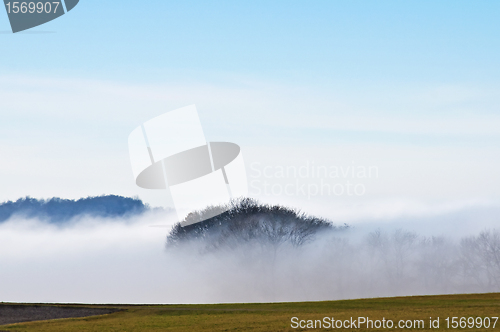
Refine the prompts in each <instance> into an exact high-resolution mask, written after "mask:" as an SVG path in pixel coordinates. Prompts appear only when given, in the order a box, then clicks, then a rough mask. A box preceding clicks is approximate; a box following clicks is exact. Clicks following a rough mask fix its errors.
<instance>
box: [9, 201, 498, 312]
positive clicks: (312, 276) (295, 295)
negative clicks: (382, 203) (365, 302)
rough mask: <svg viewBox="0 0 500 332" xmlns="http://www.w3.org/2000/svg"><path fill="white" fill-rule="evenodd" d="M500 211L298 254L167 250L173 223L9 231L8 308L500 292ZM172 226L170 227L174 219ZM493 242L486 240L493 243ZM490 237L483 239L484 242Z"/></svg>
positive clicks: (256, 248)
mask: <svg viewBox="0 0 500 332" xmlns="http://www.w3.org/2000/svg"><path fill="white" fill-rule="evenodd" d="M499 211H500V209H499V208H497V207H477V208H468V209H464V210H459V211H455V212H449V213H448V214H441V215H434V216H427V217H419V218H406V219H404V220H403V219H393V220H387V221H378V222H373V221H365V222H358V223H355V224H354V225H353V227H351V228H349V229H348V230H344V231H339V232H334V233H329V234H319V235H318V236H316V238H315V239H314V240H313V241H311V242H309V243H307V244H306V245H303V246H300V247H293V246H291V245H289V244H287V243H283V244H281V245H278V246H270V245H267V244H263V243H258V242H252V243H248V244H245V245H242V246H241V247H239V248H232V249H224V248H220V249H218V250H212V251H210V250H208V251H207V250H206V244H205V243H200V242H191V243H187V244H184V245H183V246H181V247H180V248H178V249H175V250H174V249H171V250H167V249H166V248H165V239H166V233H167V232H168V228H161V227H151V226H154V225H160V224H168V223H171V222H172V218H173V216H170V217H168V216H166V215H165V214H160V213H156V214H155V213H147V214H144V215H142V216H140V217H135V218H132V219H126V220H125V219H124V220H117V219H89V218H82V219H79V220H74V221H73V222H71V223H69V224H66V225H64V226H56V225H52V224H48V223H45V222H42V221H37V220H35V219H31V220H22V219H10V220H9V221H7V222H4V223H2V224H0V301H4V302H78V303H214V302H264V301H306V300H334V299H344V298H362V297H379V296H393V295H416V294H443V293H462V292H490V291H500V237H499V233H498V232H497V231H495V230H494V229H495V225H496V218H497V216H498V215H499V214H498V212H499ZM169 218H170V219H169ZM487 230H490V231H489V232H486V233H484V231H487ZM481 232H483V233H482V235H481Z"/></svg>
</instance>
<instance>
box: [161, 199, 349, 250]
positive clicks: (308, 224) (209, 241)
mask: <svg viewBox="0 0 500 332" xmlns="http://www.w3.org/2000/svg"><path fill="white" fill-rule="evenodd" d="M217 211H225V212H223V213H220V214H218V215H215V216H214V217H211V218H208V219H207V218H206V216H212V215H214V214H217V213H216V212H217ZM214 212H215V213H214ZM205 219H206V220H205ZM200 220H202V221H200ZM182 224H190V225H188V226H184V227H182ZM345 228H347V226H346V225H344V226H341V227H337V226H335V225H333V224H332V223H331V222H330V221H328V220H326V219H323V218H316V217H312V216H308V215H306V214H304V213H301V212H300V211H298V210H295V209H290V208H287V207H284V206H280V205H267V204H259V203H258V202H257V201H256V200H254V199H251V198H243V199H239V200H233V201H231V202H230V203H229V204H228V205H223V206H211V207H208V208H206V209H204V210H201V211H195V212H192V213H190V214H189V215H188V216H187V217H186V218H185V219H184V220H183V221H182V222H181V223H177V224H176V225H175V226H174V227H173V228H172V230H171V231H170V233H169V234H168V236H167V248H173V247H177V246H181V245H182V244H184V243H188V242H190V241H200V242H201V243H202V244H203V245H204V246H205V248H206V249H207V250H211V249H217V248H221V247H225V248H231V247H236V246H239V245H241V244H245V243H251V242H253V241H255V242H259V243H260V244H268V245H271V246H273V247H278V246H280V245H281V244H284V243H288V244H290V245H293V246H296V247H297V246H301V245H303V244H305V243H307V242H309V241H311V240H313V239H314V237H315V236H316V235H317V234H318V233H319V232H321V231H335V230H342V229H345Z"/></svg>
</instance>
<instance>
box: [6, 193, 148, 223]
mask: <svg viewBox="0 0 500 332" xmlns="http://www.w3.org/2000/svg"><path fill="white" fill-rule="evenodd" d="M149 210H150V207H149V206H148V205H147V204H144V203H143V202H142V201H141V200H140V199H138V198H130V197H123V196H117V195H103V196H96V197H86V198H80V199H78V200H72V199H63V198H58V197H54V198H51V199H36V198H31V197H29V196H27V197H25V198H20V199H18V200H17V201H15V202H13V201H8V202H4V203H1V204H0V222H4V221H6V220H8V219H10V218H11V217H13V216H17V217H22V218H37V219H40V220H43V221H47V222H51V223H64V222H67V221H69V220H71V219H73V218H75V217H79V216H91V217H103V218H118V217H129V216H135V215H139V214H142V213H144V212H146V211H149Z"/></svg>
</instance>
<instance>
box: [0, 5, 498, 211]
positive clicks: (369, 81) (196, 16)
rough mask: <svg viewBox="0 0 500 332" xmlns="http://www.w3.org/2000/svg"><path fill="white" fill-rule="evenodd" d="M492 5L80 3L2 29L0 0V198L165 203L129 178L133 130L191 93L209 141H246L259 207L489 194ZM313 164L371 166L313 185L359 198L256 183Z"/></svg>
mask: <svg viewBox="0 0 500 332" xmlns="http://www.w3.org/2000/svg"><path fill="white" fill-rule="evenodd" d="M499 14H500V3H499V2H497V1H482V2H470V1H440V2H438V3H437V2H434V1H405V2H398V1H373V2H368V1H365V2H362V1H275V2H273V3H272V4H269V3H268V2H265V1H252V2H236V1H213V2H202V1H183V2H179V3H176V2H172V1H159V0H151V1H148V2H146V3H141V2H138V1H128V0H124V1H121V2H120V3H119V5H117V4H113V3H109V2H102V1H95V0H81V1H80V3H79V5H78V6H77V7H75V9H73V10H72V11H71V12H69V13H68V14H67V15H64V16H63V17H61V18H59V19H56V20H54V21H53V22H49V23H47V24H45V25H42V26H39V27H36V28H34V29H32V30H29V31H27V32H24V33H18V34H12V33H8V31H9V30H10V26H9V22H8V19H7V15H6V13H5V11H1V10H0V39H1V45H2V46H1V50H2V51H1V52H0V117H1V120H0V188H1V191H0V201H5V200H15V199H17V198H19V197H23V196H27V195H29V196H32V197H40V198H49V197H54V196H56V197H63V198H79V197H85V196H89V195H92V196H93V195H101V194H118V195H124V196H136V195H137V196H139V197H140V198H142V199H143V200H144V201H145V202H148V203H150V204H151V205H155V206H157V205H163V206H168V205H169V204H170V201H169V197H168V194H167V193H166V192H160V191H154V192H152V191H147V190H144V189H140V188H138V187H136V186H135V184H134V179H133V176H132V171H131V167H130V163H129V159H128V158H129V156H128V151H127V138H128V135H129V133H130V132H131V131H132V130H133V129H134V128H135V127H137V126H138V125H140V124H141V123H143V122H144V121H146V120H149V119H151V118H153V117H155V116H157V115H160V114H162V113H164V112H167V111H170V110H174V109H176V108H179V107H182V106H186V105H190V104H196V106H197V108H198V112H199V115H200V119H201V122H202V124H203V128H204V130H205V136H206V138H207V139H208V140H210V141H230V142H234V143H237V144H239V145H240V146H241V147H242V151H243V156H244V158H245V162H246V164H247V171H248V176H249V184H250V187H251V191H250V193H251V195H252V196H253V197H256V198H258V199H260V200H262V201H264V202H279V203H284V204H290V205H293V206H297V207H300V208H303V209H304V210H306V211H307V212H310V213H316V214H320V215H324V216H329V217H332V216H333V217H337V218H340V219H342V218H345V219H346V220H350V219H352V218H370V217H374V218H375V217H390V216H400V215H404V214H412V213H416V214H418V213H424V212H425V211H431V212H436V211H437V212H439V211H447V209H448V210H449V209H459V208H463V207H467V206H471V205H485V204H486V205H496V204H498V203H499V202H500V201H499V198H500V189H499V185H500V174H499V171H498V170H499V169H500V129H499V128H500V93H499V92H500V91H499V90H500V66H498V59H500V40H499V38H498V33H499V32H500V22H499V21H498V17H499ZM313 164H314V165H315V166H325V167H327V168H328V169H331V168H332V167H334V168H335V167H337V168H339V169H340V168H342V169H344V170H347V168H348V167H356V169H359V167H361V168H363V167H370V166H375V167H377V169H378V173H377V177H370V178H359V177H356V176H354V177H352V176H347V177H340V178H335V179H324V180H325V181H327V182H328V181H330V182H329V183H330V184H331V185H332V186H333V185H334V184H336V183H339V184H341V185H345V183H346V181H351V182H353V183H358V184H362V185H363V187H364V188H365V193H364V194H363V195H353V196H348V195H347V194H343V195H337V196H336V195H321V194H316V195H312V197H311V195H309V194H305V195H304V194H302V193H301V192H300V190H296V191H294V192H295V194H293V195H289V196H286V195H274V194H272V193H271V194H270V195H263V194H262V190H263V188H264V182H266V181H267V182H268V183H269V186H271V187H272V186H273V185H274V186H275V189H276V190H279V188H284V187H285V186H286V185H287V184H291V185H293V186H299V187H300V186H301V185H303V184H304V183H307V184H316V185H318V186H320V185H321V179H318V178H308V179H304V178H300V179H297V178H295V177H290V176H287V177H285V178H283V177H280V176H279V174H278V175H276V172H277V171H279V168H280V167H292V168H296V169H299V168H300V167H304V166H307V165H308V166H307V167H309V168H311V167H312V166H311V165H313ZM265 167H268V168H267V170H268V171H270V172H274V175H273V176H271V177H265V176H257V174H258V173H259V171H261V173H262V172H263V171H264V168H265ZM252 181H253V182H252ZM296 181H299V182H300V183H299V184H297V182H296ZM252 185H253V186H252ZM293 188H294V189H293V190H295V189H297V188H295V187H293ZM259 189H260V190H261V193H260V194H259Z"/></svg>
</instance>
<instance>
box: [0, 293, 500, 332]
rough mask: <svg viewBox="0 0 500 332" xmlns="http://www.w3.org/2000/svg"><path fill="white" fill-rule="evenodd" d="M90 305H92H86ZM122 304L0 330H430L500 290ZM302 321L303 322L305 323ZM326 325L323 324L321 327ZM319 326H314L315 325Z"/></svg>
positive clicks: (496, 304)
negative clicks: (335, 322)
mask: <svg viewBox="0 0 500 332" xmlns="http://www.w3.org/2000/svg"><path fill="white" fill-rule="evenodd" d="M89 307H91V306H89ZM95 307H108V308H109V307H112V308H121V309H123V310H122V311H120V312H116V313H113V314H109V315H104V316H94V317H89V318H69V319H59V320H52V321H42V322H30V323H19V324H13V325H4V326H0V331H65V332H71V331H189V332H194V331H309V330H314V329H307V328H304V329H301V328H296V329H293V328H292V327H291V318H292V317H298V319H299V320H306V321H307V320H323V318H324V317H334V318H335V319H342V320H345V319H350V318H351V317H353V319H357V318H358V317H368V318H369V319H371V320H373V321H375V320H381V319H382V318H384V317H385V319H390V320H392V321H393V322H394V323H395V324H397V323H398V321H399V320H404V321H407V320H411V321H413V320H423V321H424V323H425V327H424V328H417V329H415V328H414V329H405V330H408V331H412V330H413V331H414V330H420V331H422V330H430V328H429V317H432V318H433V319H436V318H437V317H440V328H432V330H434V331H442V330H452V329H451V328H449V329H447V328H446V321H445V320H444V319H446V317H450V319H451V317H499V316H500V293H491V294H470V295H469V294H468V295H442V296H415V297H397V298H379V299H362V300H345V301H329V302H299V303H266V304H218V305H159V306H131V305H109V306H95ZM304 324H305V323H304ZM499 325H500V322H497V324H496V327H495V328H494V329H493V328H492V327H491V326H490V328H489V329H485V328H476V327H473V328H466V329H467V330H469V331H496V330H500V326H499ZM323 329H325V328H323ZM396 329H398V328H393V329H383V328H381V329H375V328H366V327H365V326H363V328H359V326H358V328H357V329H354V328H352V329H351V328H348V329H343V330H349V331H350V330H359V331H372V330H382V331H390V330H396ZM318 330H319V329H318Z"/></svg>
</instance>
